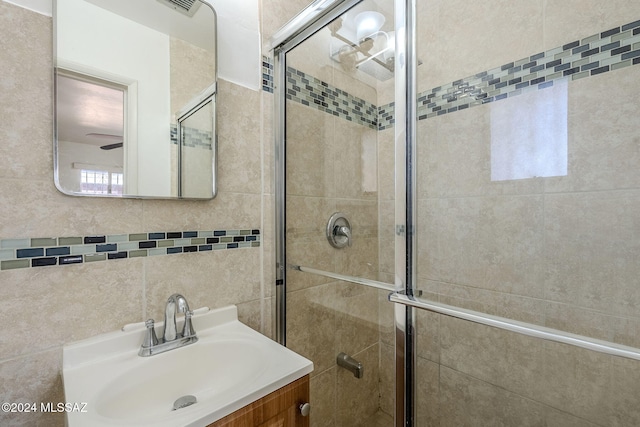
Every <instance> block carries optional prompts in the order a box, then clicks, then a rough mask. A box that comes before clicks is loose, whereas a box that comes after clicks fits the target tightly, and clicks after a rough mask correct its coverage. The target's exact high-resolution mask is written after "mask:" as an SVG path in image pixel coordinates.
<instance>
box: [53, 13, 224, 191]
mask: <svg viewBox="0 0 640 427" xmlns="http://www.w3.org/2000/svg"><path fill="white" fill-rule="evenodd" d="M198 1H199V2H200V3H202V5H201V7H202V6H206V7H208V8H209V9H210V10H211V12H213V25H214V29H215V40H214V62H215V70H214V80H213V83H211V84H210V85H209V86H207V88H206V89H204V90H203V91H202V92H201V93H199V94H197V95H195V96H194V98H195V99H197V98H200V101H198V104H200V103H202V100H204V99H210V100H211V102H212V104H213V135H212V141H211V144H212V147H211V149H212V151H213V153H212V159H211V161H212V165H211V167H212V182H211V186H212V187H211V194H212V196H211V197H206V198H200V197H182V196H181V194H180V193H181V187H182V186H181V181H182V139H181V137H180V135H178V155H177V156H176V157H177V158H176V162H177V164H176V170H177V172H176V176H177V183H176V188H177V193H178V194H177V195H176V196H172V195H167V196H145V195H137V194H122V195H111V194H88V193H79V192H72V191H68V190H67V189H64V188H63V187H62V185H61V184H60V169H59V159H58V156H59V146H58V120H57V107H56V101H57V99H58V98H57V96H58V87H57V79H56V77H57V75H58V69H59V68H60V70H61V71H63V72H68V71H69V70H68V68H67V67H65V66H64V65H60V64H59V61H58V58H57V56H58V55H57V46H58V40H57V28H58V25H57V16H56V15H57V10H58V8H57V3H58V0H53V4H52V21H53V25H52V42H53V46H52V54H53V57H52V62H53V67H52V77H53V103H52V104H53V105H52V108H53V181H54V184H55V187H56V189H57V190H58V191H59V192H61V193H62V194H64V195H67V196H73V197H99V198H108V199H150V200H153V199H156V200H212V199H214V198H215V197H216V196H217V195H218V113H217V112H218V105H217V102H218V45H219V44H218V14H217V12H216V10H215V8H214V7H213V5H212V4H211V3H209V2H208V1H207V0H198ZM63 62H64V61H63ZM80 71H81V70H80ZM212 88H213V91H212ZM189 105H191V103H190V104H189ZM183 110H184V108H183ZM177 126H178V123H177V121H176V127H177Z"/></svg>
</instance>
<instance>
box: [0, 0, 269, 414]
mask: <svg viewBox="0 0 640 427" xmlns="http://www.w3.org/2000/svg"><path fill="white" fill-rule="evenodd" d="M51 26H52V23H51V18H49V17H45V16H42V15H39V14H36V13H34V12H30V11H27V10H25V9H22V8H19V7H17V6H13V5H11V4H8V3H5V2H4V1H2V2H0V35H1V37H0V51H1V52H2V55H1V58H0V76H1V77H0V93H2V96H0V111H1V112H2V116H3V118H4V123H5V124H4V126H2V127H0V217H2V221H0V237H1V238H3V239H9V238H25V237H49V236H69V235H95V234H123V233H136V232H151V231H161V230H193V229H196V230H212V229H239V228H248V227H252V228H261V229H262V230H263V232H264V234H263V243H264V247H263V248H251V249H240V250H234V251H222V252H214V253H192V254H182V255H174V256H163V257H155V258H148V259H141V258H136V259H126V260H117V261H109V262H102V263H92V264H85V265H71V266H65V267H41V268H30V269H22V270H11V271H2V272H1V273H0V299H1V300H2V301H3V304H4V308H3V309H2V310H1V314H0V321H2V325H3V326H2V328H0V330H1V332H0V390H1V394H2V395H3V398H4V401H14V402H64V393H63V388H62V381H61V375H60V369H61V366H62V362H61V358H62V346H63V345H64V344H66V343H69V342H72V341H75V340H79V339H83V338H87V337H89V336H92V335H96V334H99V333H103V332H108V331H113V330H116V329H119V328H120V327H121V326H122V325H123V324H125V323H130V322H140V321H143V320H145V319H147V318H149V317H154V318H156V319H159V318H160V317H161V316H162V304H163V301H165V300H166V298H167V297H168V296H169V295H170V294H171V293H173V292H181V293H183V294H184V295H185V296H186V297H187V299H188V300H189V303H190V305H191V307H193V308H197V307H202V306H209V307H220V306H223V305H227V304H237V305H238V307H239V313H240V317H241V320H243V321H245V322H246V323H248V324H249V325H251V326H252V327H254V328H255V329H258V330H262V331H264V332H266V333H267V334H268V333H270V331H271V324H270V312H271V299H270V292H271V291H270V285H271V282H268V283H267V285H268V286H266V287H265V286H263V284H264V281H263V278H262V274H263V269H264V271H265V272H267V274H271V267H270V264H269V263H270V262H272V261H271V260H272V259H273V258H272V253H271V245H272V241H273V239H272V237H271V236H270V235H269V233H272V228H271V223H270V221H269V216H268V215H266V216H265V217H264V218H263V215H262V212H263V205H264V206H265V213H266V214H270V212H271V209H270V207H269V205H270V204H271V203H272V201H271V196H270V192H269V191H268V189H269V186H270V179H269V178H270V177H269V174H268V173H265V172H264V170H263V163H262V158H263V156H265V155H270V154H269V152H268V151H266V150H263V148H262V147H263V144H262V143H263V141H262V139H263V134H262V131H263V130H265V129H263V128H262V121H261V119H260V117H261V111H262V108H263V107H262V102H263V98H262V96H263V95H262V94H260V93H258V92H254V91H251V90H248V89H245V88H242V87H239V86H236V85H233V84H231V83H228V82H226V81H220V82H219V122H218V123H219V128H218V132H219V164H220V171H219V179H218V183H219V194H218V197H217V198H216V199H214V200H211V201H166V200H144V201H143V200H113V199H109V200H107V199H99V198H74V197H68V196H65V195H63V194H61V193H59V192H58V191H57V190H56V189H55V187H54V185H53V159H52V152H53V150H52V128H53V126H52V110H53V109H52V94H53V88H52V82H53V80H52V53H51V46H52V38H51V31H52V30H51ZM265 132H266V130H265ZM263 181H264V185H265V195H264V196H263V194H262V193H263V187H262V186H263ZM267 207H269V209H267ZM263 252H264V253H263ZM0 424H2V425H3V426H35V425H42V426H62V425H64V416H63V415H61V414H35V415H34V414H21V415H17V414H0Z"/></svg>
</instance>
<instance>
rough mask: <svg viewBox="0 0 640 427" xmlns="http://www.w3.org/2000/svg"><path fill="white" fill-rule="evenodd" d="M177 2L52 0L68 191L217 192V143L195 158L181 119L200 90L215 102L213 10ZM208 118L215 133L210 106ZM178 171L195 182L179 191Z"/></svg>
mask: <svg viewBox="0 0 640 427" xmlns="http://www.w3.org/2000/svg"><path fill="white" fill-rule="evenodd" d="M181 3H182V2H174V1H172V0H168V1H165V2H159V1H158V0H136V1H131V0H55V4H54V23H55V25H54V31H55V40H56V45H55V52H54V54H55V64H56V120H57V123H56V133H57V135H56V136H55V144H56V149H55V152H56V155H57V157H56V164H55V166H56V185H57V186H58V188H59V189H60V190H61V191H62V192H64V193H65V194H71V195H100V196H107V197H108V196H116V197H123V196H124V197H154V198H176V197H185V198H212V197H214V196H215V188H214V182H215V157H216V156H215V152H214V151H215V148H216V147H215V143H213V142H212V143H210V144H209V147H211V149H210V150H209V151H210V152H211V153H207V156H204V157H200V158H199V160H198V162H192V161H189V160H188V159H189V158H190V154H185V153H183V152H182V151H184V150H185V149H186V148H185V147H184V146H183V145H182V141H181V138H180V137H181V136H182V134H178V133H177V128H178V119H179V118H180V117H181V116H182V115H183V113H182V111H184V109H185V107H187V106H189V105H193V104H194V102H195V103H202V101H203V94H206V96H207V97H208V99H209V101H210V103H211V105H210V106H209V107H208V108H209V111H211V112H212V114H213V112H215V99H216V97H215V92H216V74H217V73H216V28H215V21H216V17H215V12H214V11H213V9H212V8H211V7H210V5H208V4H206V3H203V2H201V1H200V0H194V1H190V2H187V3H186V4H187V6H188V7H189V8H190V10H191V12H192V13H191V12H189V13H185V11H184V10H181V8H182V6H179V4H181ZM191 5H193V6H191ZM207 126H208V128H207V129H206V133H208V134H209V135H210V139H211V141H215V115H214V114H213V115H212V116H210V118H209V120H208V121H207ZM198 127H199V128H201V127H202V126H201V125H198ZM201 130H202V131H203V132H204V130H203V129H201ZM191 148H192V147H191ZM182 157H184V158H185V162H181V158H182ZM203 159H208V160H203ZM205 163H206V164H205ZM192 165H193V166H192ZM189 167H194V170H192V171H188V170H184V169H185V168H189ZM83 171H85V172H83ZM181 172H182V173H181ZM181 176H184V177H185V179H189V180H190V184H189V185H184V187H185V188H188V187H189V188H194V187H193V183H194V182H198V183H199V184H198V186H199V188H198V189H197V190H192V191H190V192H189V193H184V194H183V193H181V192H180V189H181V186H183V185H182V184H181V183H180V179H181ZM187 177H188V178H187Z"/></svg>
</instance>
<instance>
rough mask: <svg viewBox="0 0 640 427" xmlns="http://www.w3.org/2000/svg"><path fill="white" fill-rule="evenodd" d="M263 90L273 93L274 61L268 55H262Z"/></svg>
mask: <svg viewBox="0 0 640 427" xmlns="http://www.w3.org/2000/svg"><path fill="white" fill-rule="evenodd" d="M262 90H264V91H265V92H269V93H273V62H272V61H271V58H269V57H267V56H263V57H262Z"/></svg>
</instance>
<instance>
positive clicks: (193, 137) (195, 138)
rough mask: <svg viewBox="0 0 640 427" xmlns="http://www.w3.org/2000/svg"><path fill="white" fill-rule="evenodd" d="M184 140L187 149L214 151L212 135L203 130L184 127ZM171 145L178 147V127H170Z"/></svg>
mask: <svg viewBox="0 0 640 427" xmlns="http://www.w3.org/2000/svg"><path fill="white" fill-rule="evenodd" d="M182 132H183V133H184V138H183V141H182V143H183V144H184V146H185V147H191V148H202V149H204V150H213V137H212V133H211V132H208V131H204V130H202V129H196V128H191V127H186V126H183V127H182ZM170 138H171V144H173V145H178V127H177V126H176V125H175V124H172V125H171V127H170Z"/></svg>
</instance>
